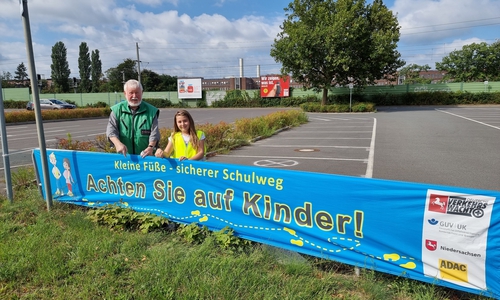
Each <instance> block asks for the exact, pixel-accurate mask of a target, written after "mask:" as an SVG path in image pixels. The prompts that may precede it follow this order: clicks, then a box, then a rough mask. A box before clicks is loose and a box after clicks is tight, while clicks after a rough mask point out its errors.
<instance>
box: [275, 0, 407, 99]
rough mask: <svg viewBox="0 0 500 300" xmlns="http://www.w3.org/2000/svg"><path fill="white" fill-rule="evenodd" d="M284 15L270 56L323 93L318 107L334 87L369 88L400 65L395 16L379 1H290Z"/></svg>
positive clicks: (293, 75)
mask: <svg viewBox="0 0 500 300" xmlns="http://www.w3.org/2000/svg"><path fill="white" fill-rule="evenodd" d="M285 12H286V17H287V18H286V19H285V21H284V22H283V24H282V25H281V26H280V28H281V30H282V31H281V32H280V33H279V34H278V37H277V38H276V39H275V40H274V44H273V45H272V48H271V56H273V57H274V59H275V60H276V61H277V62H281V64H282V68H281V72H282V73H283V74H291V76H292V78H294V79H295V80H296V81H298V82H300V83H303V84H304V86H308V87H312V88H313V89H315V90H317V91H320V90H322V91H323V97H322V104H326V99H327V95H328V89H330V88H332V87H334V86H337V85H340V86H345V85H348V84H350V83H353V84H355V85H357V86H364V85H367V84H373V83H374V82H375V80H376V79H381V78H387V77H391V76H393V75H394V74H395V73H396V72H397V69H398V68H400V67H402V66H403V65H404V61H402V60H400V56H401V55H400V54H399V53H398V52H397V51H396V47H397V42H398V41H399V36H400V34H399V24H398V21H397V18H396V16H394V15H393V14H392V12H391V11H390V10H389V9H388V8H387V7H386V6H385V5H384V4H383V2H382V0H374V1H373V3H372V4H371V5H365V1H364V0H338V1H334V0H294V1H293V2H291V3H290V4H289V5H288V7H287V8H285Z"/></svg>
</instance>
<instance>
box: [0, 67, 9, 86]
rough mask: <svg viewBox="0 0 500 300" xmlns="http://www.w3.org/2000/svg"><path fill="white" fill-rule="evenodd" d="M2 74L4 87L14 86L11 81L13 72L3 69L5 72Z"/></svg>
mask: <svg viewBox="0 0 500 300" xmlns="http://www.w3.org/2000/svg"><path fill="white" fill-rule="evenodd" d="M0 76H1V77H2V87H3V88H8V87H11V86H12V84H11V83H10V81H11V80H12V74H11V73H10V72H8V71H7V72H5V71H3V74H2V75H0Z"/></svg>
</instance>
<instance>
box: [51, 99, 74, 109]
mask: <svg viewBox="0 0 500 300" xmlns="http://www.w3.org/2000/svg"><path fill="white" fill-rule="evenodd" d="M49 100H50V102H52V103H54V104H57V105H59V106H61V107H62V108H63V109H73V108H76V105H74V104H70V103H68V102H66V101H63V100H59V99H49Z"/></svg>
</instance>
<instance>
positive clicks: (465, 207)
mask: <svg viewBox="0 0 500 300" xmlns="http://www.w3.org/2000/svg"><path fill="white" fill-rule="evenodd" d="M33 158H34V164H35V169H36V170H37V176H38V178H39V179H40V178H43V173H42V172H41V170H42V168H41V153H40V150H39V149H35V150H34V152H33ZM47 160H48V161H50V164H51V166H50V168H51V172H50V173H51V174H50V186H51V191H50V193H51V194H52V195H53V199H54V200H56V201H60V202H65V203H72V204H76V205H82V206H87V207H101V206H106V205H108V204H114V205H120V206H123V207H128V208H130V209H133V210H135V211H139V212H146V213H153V214H157V215H160V216H163V217H165V218H168V219H169V220H171V221H173V222H177V223H181V224H191V223H196V224H198V225H200V226H206V227H207V228H208V229H210V230H213V231H218V230H221V229H223V228H225V227H228V226H229V227H230V228H232V229H233V230H234V233H235V234H236V235H237V236H239V237H241V238H245V239H248V240H251V241H255V242H260V243H263V244H268V245H272V246H276V247H280V248H283V249H288V250H291V251H295V252H299V253H303V254H307V255H312V256H316V257H321V258H324V259H330V260H334V261H338V262H341V263H345V264H349V265H353V266H356V267H361V268H367V269H370V270H374V271H379V272H385V273H389V274H393V275H396V276H404V277H405V278H409V279H413V280H420V281H423V282H427V283H430V284H433V285H442V286H446V287H450V288H454V289H458V290H463V291H467V292H471V293H476V294H481V295H484V296H490V297H493V298H497V299H500V272H498V270H500V206H498V203H497V202H498V199H499V197H500V191H487V190H478V189H470V188H461V187H452V186H441V185H434V184H423V183H412V182H403V181H393V180H382V179H374V178H362V177H354V176H341V175H336V174H324V173H313V172H303V171H294V170H282V169H272V168H262V167H255V166H244V165H237V164H224V163H216V162H211V161H191V160H185V161H179V160H175V159H167V158H157V157H152V156H147V157H145V158H141V157H140V156H139V155H127V156H126V157H124V156H123V155H121V154H115V153H112V154H111V153H98V152H86V151H69V150H59V149H47ZM38 182H39V184H41V183H42V181H41V180H38ZM40 187H41V189H42V195H46V194H45V187H44V186H43V184H41V185H40Z"/></svg>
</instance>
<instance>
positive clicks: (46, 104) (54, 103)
mask: <svg viewBox="0 0 500 300" xmlns="http://www.w3.org/2000/svg"><path fill="white" fill-rule="evenodd" d="M34 108H35V106H34V105H33V101H29V102H28V104H27V105H26V109H27V110H33V109H34ZM40 108H41V109H73V108H76V105H74V104H70V103H67V102H64V101H62V100H59V99H40Z"/></svg>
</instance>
